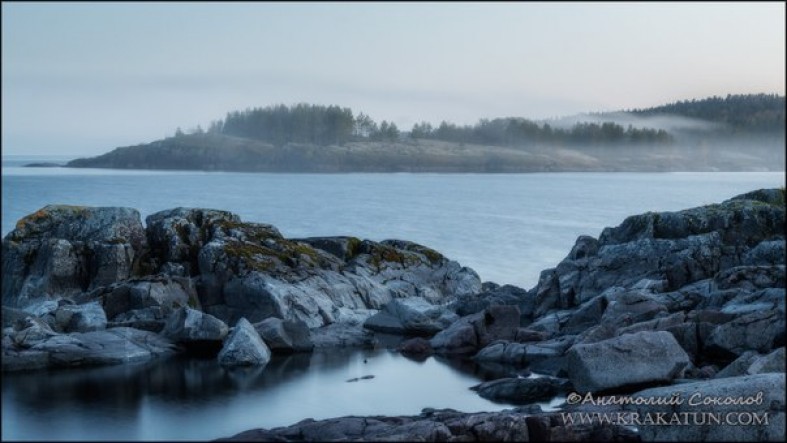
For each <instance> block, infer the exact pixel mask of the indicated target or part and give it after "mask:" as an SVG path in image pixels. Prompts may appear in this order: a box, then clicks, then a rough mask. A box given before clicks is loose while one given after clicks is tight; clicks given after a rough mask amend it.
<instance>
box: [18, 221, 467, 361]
mask: <svg viewBox="0 0 787 443" xmlns="http://www.w3.org/2000/svg"><path fill="white" fill-rule="evenodd" d="M146 222H147V227H146V228H143V226H142V223H141V221H140V220H139V213H138V212H137V211H135V210H133V209H128V208H89V207H72V206H47V207H45V208H43V209H41V210H39V211H37V212H36V213H34V214H31V215H29V216H27V217H25V218H23V219H22V220H20V221H19V223H18V224H17V226H16V229H15V230H14V231H12V232H11V233H10V234H9V235H8V236H6V238H5V239H4V240H3V304H4V306H6V307H8V308H9V311H8V313H7V315H6V312H5V311H4V318H3V321H4V325H5V326H6V327H8V326H11V325H13V324H14V323H16V322H19V321H24V320H25V319H26V318H27V317H28V316H31V317H32V318H33V319H34V320H35V319H38V320H41V322H43V323H41V322H37V320H35V321H34V322H35V323H36V324H38V323H41V325H46V327H47V328H48V329H49V330H51V332H52V333H53V334H71V333H77V332H92V331H97V330H103V329H105V328H106V329H107V330H115V329H118V328H122V327H128V328H134V329H135V330H140V331H150V332H154V333H161V334H162V336H163V337H165V338H166V339H167V340H170V341H173V342H176V343H178V344H181V345H183V346H184V347H186V348H187V349H190V350H197V348H202V349H201V350H202V351H205V352H207V353H213V352H217V351H218V348H219V347H220V346H221V343H222V342H223V340H224V338H225V336H226V334H227V330H228V327H229V326H232V325H235V323H236V322H237V321H239V319H240V318H246V319H248V320H249V321H250V322H255V323H260V326H261V329H262V331H261V332H263V333H264V334H267V335H268V336H269V337H268V339H269V340H271V342H272V343H273V345H274V348H275V349H276V351H277V352H302V351H309V350H311V349H312V348H313V347H314V346H315V345H316V346H318V347H343V346H372V345H373V343H374V342H373V338H372V334H369V333H368V332H367V331H364V330H363V329H362V324H363V322H364V321H365V320H367V319H368V318H369V317H370V316H372V315H374V314H376V313H378V311H379V310H380V309H382V308H383V307H386V306H387V311H386V312H387V313H393V315H395V316H397V319H398V320H397V321H399V322H400V323H401V325H402V329H401V331H402V332H405V333H417V334H422V333H425V334H433V333H434V332H437V331H438V330H440V329H442V328H444V327H446V326H448V325H449V324H450V323H451V322H452V321H453V320H454V319H456V318H457V316H456V314H454V313H453V312H452V311H450V310H448V309H446V308H445V307H441V306H444V305H446V304H447V303H449V302H451V301H453V300H454V299H455V297H457V296H462V295H468V294H475V293H477V292H478V291H479V290H480V288H481V282H480V280H479V278H478V275H477V274H476V273H475V272H474V271H473V270H471V269H469V268H464V267H462V266H460V265H459V264H458V263H456V262H454V261H451V260H448V259H447V258H446V257H444V256H443V255H441V254H440V253H438V252H436V251H434V250H432V249H430V248H427V247H425V246H422V245H418V244H416V243H412V242H407V241H401V240H387V241H384V242H379V243H378V242H372V241H366V240H360V239H357V238H355V237H322V238H307V239H302V240H297V239H286V238H284V237H283V236H282V235H281V233H280V232H279V231H278V230H277V229H276V228H275V227H273V226H271V225H266V224H261V223H244V222H241V220H240V218H239V217H238V216H237V215H235V214H232V213H229V212H226V211H218V210H211V209H199V208H175V209H171V210H166V211H161V212H158V213H155V214H152V215H150V216H149V217H147V219H146ZM411 299H412V300H411ZM266 322H267V323H266ZM42 327H43V326H42ZM310 329H313V330H314V331H310ZM16 332H19V331H16ZM16 332H14V333H13V334H11V335H8V334H6V335H7V336H8V340H4V343H15V342H14V340H15V338H14V337H16V335H18V334H16ZM47 333H48V332H46V331H44V330H43V329H41V328H38V329H35V328H33V329H30V330H29V331H27V332H26V333H25V334H27V335H29V337H30V339H32V338H33V337H34V336H35V335H36V334H39V335H41V334H43V335H45V334H47ZM12 336H13V337H12ZM20 340H23V339H21V338H20ZM59 340H64V339H62V338H60V339H59ZM17 341H18V340H17ZM23 341H24V340H23ZM9 346H10V345H9ZM14 346H15V345H14ZM9 351H14V352H15V350H13V349H11V350H9Z"/></svg>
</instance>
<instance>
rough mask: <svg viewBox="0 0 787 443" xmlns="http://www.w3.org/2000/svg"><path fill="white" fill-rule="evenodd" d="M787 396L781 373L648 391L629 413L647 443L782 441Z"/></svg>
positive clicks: (642, 392) (636, 397) (640, 394)
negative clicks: (662, 442) (679, 442)
mask: <svg viewBox="0 0 787 443" xmlns="http://www.w3.org/2000/svg"><path fill="white" fill-rule="evenodd" d="M784 395H785V391H784V374H783V373H781V374H760V375H748V376H743V377H733V378H723V379H714V380H707V381H698V382H694V383H686V384H678V385H672V386H667V387H660V388H652V389H647V390H644V391H640V392H637V393H636V394H633V395H631V399H632V400H635V401H636V400H637V399H640V401H639V403H640V404H632V405H626V406H625V409H626V410H627V411H630V412H635V413H636V414H638V418H639V420H640V421H641V422H644V423H643V424H642V425H641V426H638V428H639V433H640V435H641V437H642V440H643V441H736V442H737V441H784V432H785V415H784V398H785V397H784ZM658 399H662V400H673V401H672V402H671V403H668V404H667V405H664V404H657V403H656V401H654V400H658ZM629 416H630V415H629ZM659 418H660V420H659ZM648 419H650V423H648V422H647V421H646V420H648ZM662 422H663V423H662ZM664 423H668V424H673V425H672V426H664V425H663V424H664Z"/></svg>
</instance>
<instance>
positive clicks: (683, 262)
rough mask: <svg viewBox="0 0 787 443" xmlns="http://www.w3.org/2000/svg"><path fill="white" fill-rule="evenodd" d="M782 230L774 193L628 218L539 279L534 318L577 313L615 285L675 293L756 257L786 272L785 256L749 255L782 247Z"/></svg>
mask: <svg viewBox="0 0 787 443" xmlns="http://www.w3.org/2000/svg"><path fill="white" fill-rule="evenodd" d="M784 227H785V225H784V201H783V194H782V191H781V190H777V189H772V190H761V191H758V192H755V193H749V194H744V195H741V196H738V197H735V198H733V199H730V200H727V201H725V202H723V203H721V204H715V205H708V206H704V207H699V208H693V209H687V210H684V211H679V212H663V213H653V212H649V213H646V214H642V215H635V216H631V217H628V218H627V219H626V220H625V221H624V222H623V223H622V224H621V225H620V226H618V227H616V228H606V229H604V231H603V232H602V233H601V236H600V237H599V239H598V240H596V239H594V238H592V237H587V236H584V237H580V238H579V239H578V240H577V243H576V245H575V246H574V249H573V250H572V251H571V253H570V254H569V256H568V257H566V259H564V260H563V261H562V262H561V263H560V264H559V265H558V266H557V267H556V268H554V269H548V270H546V271H544V272H543V273H542V275H541V278H540V280H539V284H538V286H537V287H536V288H535V291H534V293H535V295H536V302H537V307H536V310H535V315H536V316H541V315H543V314H544V313H546V312H548V311H550V310H559V309H567V308H573V307H576V306H579V305H580V304H582V303H584V302H586V301H588V300H590V299H592V298H593V297H595V296H597V295H600V294H601V293H602V292H604V291H605V290H608V289H609V288H611V287H616V286H617V287H623V288H635V287H636V286H637V285H638V286H639V287H641V288H642V289H650V290H653V291H654V292H669V291H675V290H678V289H680V288H682V287H684V286H686V285H688V284H690V283H693V282H697V281H699V280H703V279H708V278H713V277H714V276H715V275H716V274H717V273H718V272H719V271H722V270H725V269H728V268H731V267H734V266H738V265H741V264H743V263H744V261H749V262H751V261H752V260H753V259H754V258H753V257H757V260H765V261H766V262H767V260H769V259H775V260H778V261H780V263H779V262H767V263H763V264H767V265H769V266H771V265H776V264H782V265H783V264H784V258H783V256H778V255H777V254H771V253H759V252H751V251H752V250H753V249H756V248H757V247H759V248H760V250H761V251H766V250H773V249H774V248H775V249H778V248H779V246H778V245H783V244H784V237H783V235H784ZM762 242H766V243H765V244H764V245H760V243H762ZM782 247H783V246H782Z"/></svg>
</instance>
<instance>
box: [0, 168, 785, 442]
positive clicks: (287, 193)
mask: <svg viewBox="0 0 787 443" xmlns="http://www.w3.org/2000/svg"><path fill="white" fill-rule="evenodd" d="M42 160H59V161H64V160H67V158H65V157H64V158H59V159H51V158H49V159H30V158H28V159H22V158H14V159H8V158H4V159H3V169H2V217H3V219H2V231H3V235H5V234H7V233H8V232H9V231H10V230H11V229H13V226H14V223H15V222H16V221H17V220H18V219H19V218H21V217H23V216H24V215H26V214H28V213H31V212H33V211H35V210H37V209H39V208H41V207H42V206H45V205H47V204H53V203H62V204H73V205H92V206H130V207H134V208H137V209H139V210H140V212H141V214H142V216H143V218H144V217H145V216H146V215H149V214H151V213H153V212H156V211H159V210H162V209H168V208H172V207H176V206H196V207H209V208H216V209H225V210H229V211H233V212H235V213H237V214H239V215H240V216H241V217H242V218H243V219H244V220H247V221H256V222H263V223H271V224H273V225H275V226H277V227H278V228H279V229H280V230H281V231H282V233H283V234H284V235H285V236H287V237H306V236H319V235H354V236H358V237H362V238H368V239H371V240H384V239H387V238H401V239H407V240H412V241H416V242H419V243H422V244H425V245H427V246H430V247H432V248H435V249H437V250H438V251H440V252H442V253H444V254H445V255H447V256H448V257H450V258H452V259H455V260H457V261H459V262H460V263H462V264H463V265H466V266H470V267H472V268H473V269H475V270H476V271H478V272H479V274H480V275H481V277H482V279H484V280H491V281H495V282H498V283H511V284H516V285H519V286H522V287H525V288H531V287H533V286H534V285H535V283H536V282H537V279H538V274H539V272H540V271H541V270H543V269H545V268H548V267H553V266H555V265H556V264H557V263H558V262H559V261H560V260H561V259H562V258H563V257H565V256H566V254H567V253H568V251H569V250H570V249H571V246H573V244H574V240H575V239H576V237H577V236H579V235H582V234H588V235H593V236H598V234H599V233H600V232H601V230H602V229H603V228H604V227H606V226H614V225H617V224H619V223H620V222H621V221H622V220H623V218H625V217H626V216H628V215H631V214H636V213H641V212H646V211H665V210H679V209H683V208H688V207H692V206H696V205H702V204H708V203H714V202H719V201H721V200H724V199H727V198H729V197H732V196H734V195H736V194H740V193H743V192H747V191H750V190H753V189H757V188H762V187H777V186H784V184H785V179H784V174H783V173H760V172H758V173H662V174H642V173H617V174H594V173H561V174H521V175H517V174H501V175H482V174H342V175H329V174H328V175H326V174H241V173H216V172H211V173H203V172H154V171H112V170H75V169H62V168H21V167H19V165H20V164H21V163H24V162H26V161H42ZM364 358H366V359H368V363H366V364H364V363H363V359H364ZM368 374H371V375H375V378H374V379H371V380H363V381H359V382H357V383H346V382H345V381H346V380H347V379H349V378H353V377H360V376H363V375H368ZM481 378H482V377H481V376H480V374H479V372H478V368H476V367H475V366H473V365H471V364H467V363H464V364H461V363H457V362H453V363H450V362H446V361H444V360H437V359H435V358H429V359H427V360H426V361H423V362H415V361H412V360H408V359H406V358H404V357H401V356H400V355H398V354H394V353H391V352H388V351H385V350H376V351H356V352H346V353H343V352H338V353H337V352H334V353H331V354H329V355H326V354H315V355H313V356H296V357H291V358H288V359H284V358H282V359H277V360H275V361H274V362H272V363H271V364H270V365H269V366H268V367H266V368H265V370H264V371H261V372H258V373H254V372H252V373H237V372H227V371H225V370H223V369H221V368H220V367H219V366H218V365H216V364H215V363H214V362H213V361H195V360H188V361H168V362H166V363H165V364H153V365H143V366H126V367H113V368H97V369H89V370H88V369H76V370H68V371H57V372H45V373H34V374H15V375H8V376H4V377H3V382H2V384H3V394H2V395H3V399H2V402H3V403H2V404H3V410H2V425H3V427H2V428H3V430H2V437H3V439H44V440H52V439H59V440H62V439H69V440H81V439H98V440H100V439H112V440H118V439H133V440H139V439H154V440H155V439H210V438H216V437H221V436H228V435H232V434H234V433H237V432H240V431H243V430H246V429H250V428H255V427H274V426H283V425H287V424H291V423H294V422H297V421H299V420H301V419H304V418H307V417H313V418H327V417H335V416H341V415H351V414H355V415H374V414H417V413H418V412H420V410H421V409H422V408H424V407H452V408H454V409H459V410H463V411H481V410H497V409H502V408H503V406H501V405H496V404H493V403H490V402H488V401H486V400H484V399H481V398H480V397H478V396H477V395H475V393H473V392H472V391H469V390H468V388H469V387H470V386H472V385H474V384H476V383H478V382H479V380H480V379H481Z"/></svg>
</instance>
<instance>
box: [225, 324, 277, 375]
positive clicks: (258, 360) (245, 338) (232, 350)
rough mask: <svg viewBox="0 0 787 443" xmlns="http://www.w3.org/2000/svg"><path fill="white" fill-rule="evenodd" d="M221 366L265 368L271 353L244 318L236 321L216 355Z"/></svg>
mask: <svg viewBox="0 0 787 443" xmlns="http://www.w3.org/2000/svg"><path fill="white" fill-rule="evenodd" d="M218 360H219V364H220V365H222V366H265V365H267V364H268V362H269V361H270V360H271V351H270V349H268V346H266V345H265V342H264V341H262V338H261V337H260V334H258V333H257V331H256V330H255V329H254V326H252V325H251V323H249V321H248V320H246V319H245V318H241V319H240V320H238V323H237V324H236V325H235V327H234V328H233V329H232V334H230V335H229V337H227V340H226V341H225V342H224V346H223V347H222V348H221V351H220V352H219V355H218Z"/></svg>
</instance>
